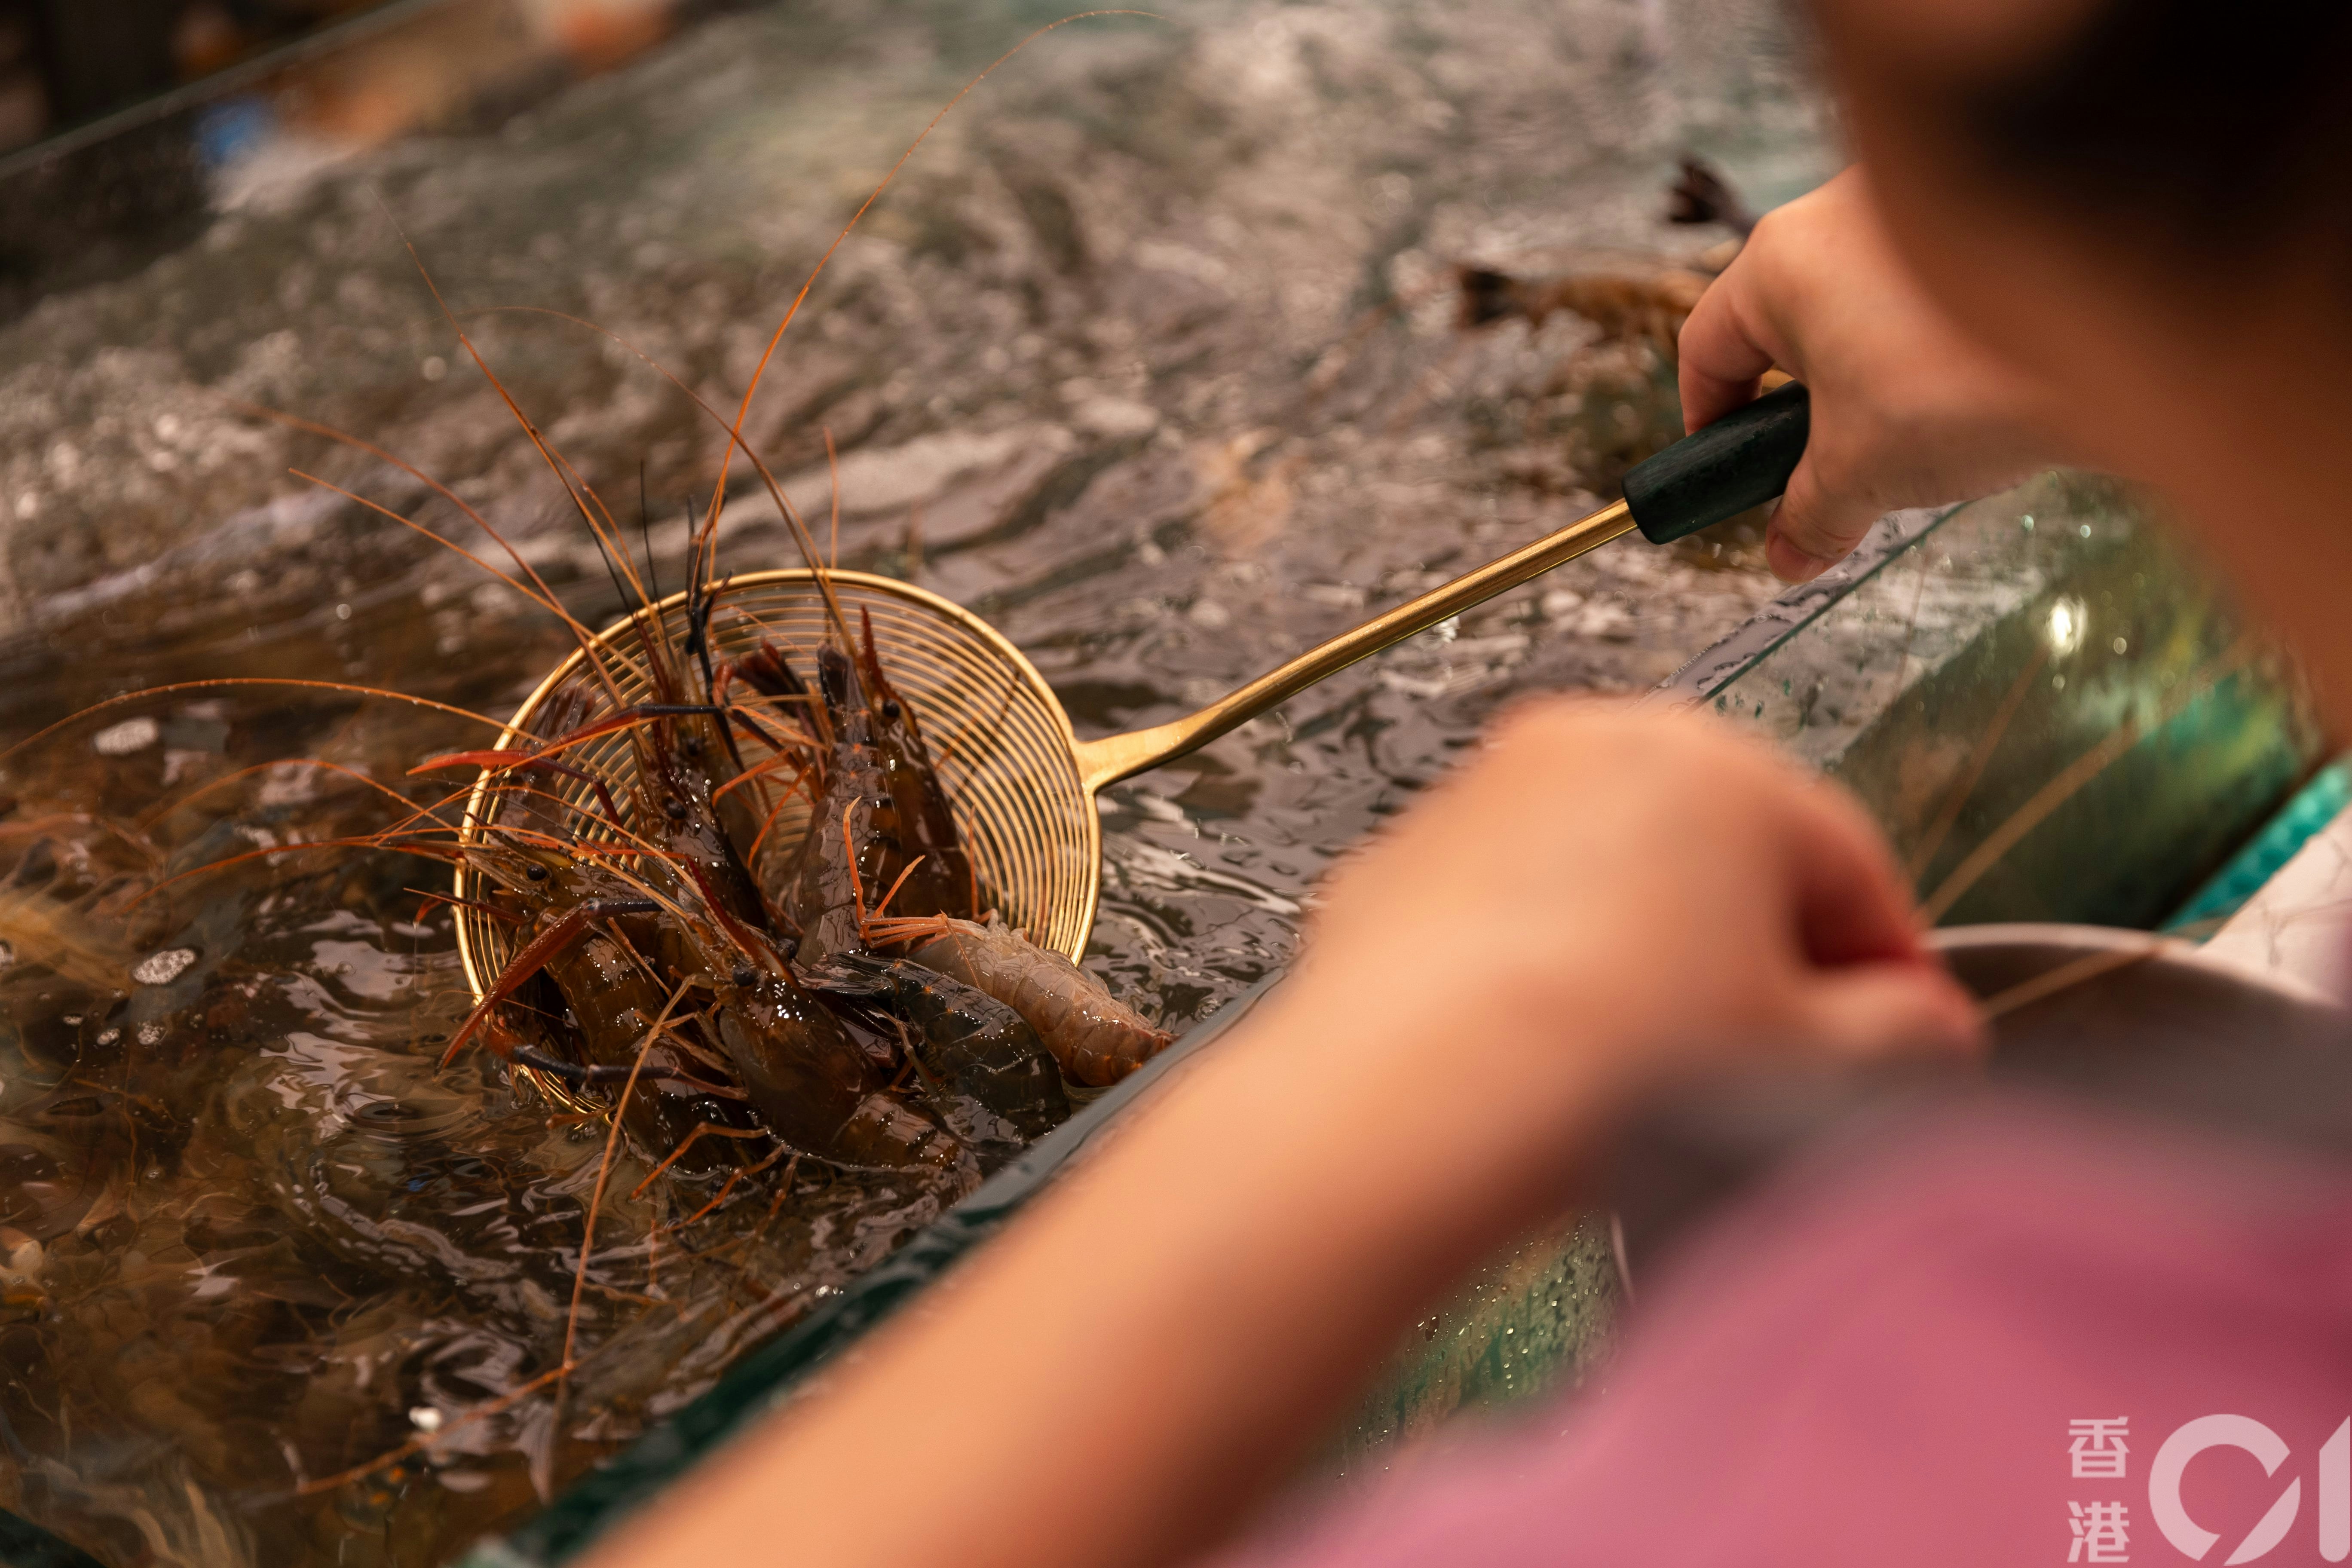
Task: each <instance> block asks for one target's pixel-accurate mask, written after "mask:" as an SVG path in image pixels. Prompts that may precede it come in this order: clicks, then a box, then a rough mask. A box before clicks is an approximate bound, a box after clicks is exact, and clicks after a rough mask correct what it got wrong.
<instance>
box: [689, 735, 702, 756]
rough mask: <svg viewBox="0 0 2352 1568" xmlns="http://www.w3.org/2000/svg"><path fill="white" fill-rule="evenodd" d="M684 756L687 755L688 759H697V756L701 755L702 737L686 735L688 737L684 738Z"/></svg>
mask: <svg viewBox="0 0 2352 1568" xmlns="http://www.w3.org/2000/svg"><path fill="white" fill-rule="evenodd" d="M686 754H687V755H688V756H689V757H698V756H700V755H702V737H701V736H699V735H688V737H687V738H686Z"/></svg>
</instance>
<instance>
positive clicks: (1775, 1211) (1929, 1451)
mask: <svg viewBox="0 0 2352 1568" xmlns="http://www.w3.org/2000/svg"><path fill="white" fill-rule="evenodd" d="M1637 1284H1639V1285H1640V1286H1641V1289H1642V1296H1641V1302H1640V1310H1639V1312H1638V1313H1637V1314H1635V1315H1634V1318H1633V1326H1632V1327H1631V1329H1630V1331H1628V1333H1627V1335H1626V1337H1625V1341H1624V1342H1623V1344H1622V1346H1621V1348H1620V1350H1619V1352H1618V1354H1617V1356H1616V1359H1615V1361H1614V1363H1613V1364H1612V1366H1611V1367H1609V1368H1608V1369H1607V1370H1606V1371H1605V1372H1604V1373H1602V1375H1601V1379H1600V1380H1599V1385H1598V1386H1595V1385H1588V1386H1587V1387H1586V1388H1584V1389H1583V1390H1580V1391H1579V1392H1577V1393H1575V1394H1572V1395H1570V1396H1569V1397H1566V1398H1564V1399H1562V1400H1560V1401H1559V1402H1558V1403H1557V1404H1555V1405H1551V1406H1549V1408H1547V1409H1545V1410H1543V1411H1542V1412H1541V1413H1540V1414H1539V1415H1538V1416H1537V1417H1535V1418H1533V1419H1531V1420H1523V1421H1521V1422H1518V1423H1517V1424H1515V1425H1511V1426H1496V1427H1488V1428H1486V1429H1483V1430H1479V1431H1476V1432H1475V1434H1474V1435H1472V1436H1466V1437H1463V1438H1459V1439H1451V1440H1449V1441H1448V1446H1447V1449H1446V1451H1444V1452H1442V1453H1438V1454H1434V1455H1431V1456H1427V1457H1425V1458H1422V1459H1418V1460H1408V1461H1407V1462H1406V1464H1405V1465H1404V1466H1403V1468H1402V1473H1400V1474H1398V1475H1397V1476H1395V1477H1393V1478H1392V1479H1388V1480H1384V1481H1382V1482H1380V1483H1376V1484H1375V1485H1373V1486H1372V1487H1370V1488H1369V1489H1366V1490H1365V1491H1364V1492H1361V1493H1359V1494H1355V1495H1351V1496H1348V1497H1345V1498H1342V1499H1340V1500H1337V1502H1336V1503H1335V1505H1334V1506H1332V1507H1331V1508H1330V1509H1329V1510H1328V1512H1326V1513H1325V1514H1324V1515H1323V1516H1322V1517H1321V1518H1320V1519H1318V1520H1317V1521H1314V1522H1313V1523H1311V1524H1310V1526H1309V1527H1308V1528H1307V1531H1305V1532H1304V1534H1303V1535H1301V1534H1297V1533H1292V1534H1289V1535H1287V1536H1286V1537H1285V1538H1283V1539H1279V1540H1272V1539H1270V1540H1265V1541H1260V1542H1254V1543H1251V1544H1249V1545H1248V1546H1246V1547H1244V1549H1243V1550H1241V1551H1240V1552H1237V1553H1236V1554H1235V1555H1234V1558H1233V1559H1232V1560H1231V1562H1230V1564H1229V1568H1244V1564H1246V1565H1249V1568H1341V1565H1346V1568H1403V1565H1406V1564H1412V1565H1416V1568H1418V1565H1423V1564H1437V1563H1445V1564H1453V1563H1476V1564H1482V1565H1493V1568H1508V1565H1512V1564H1522V1563H1527V1564H1533V1563H1576V1564H1595V1565H1606V1568H1632V1565H1636V1564H1639V1565H1643V1568H1685V1565H1688V1568H1697V1565H1700V1564H1707V1565H1715V1564H1722V1565H1725V1568H1730V1565H1733V1564H1737V1565H1738V1568H1768V1565H1773V1564H1788V1565H1790V1568H1799V1565H1802V1568H1825V1565H1843V1564H1855V1565H1861V1564H1872V1565H1877V1564H1905V1565H1914V1564H1944V1563H1950V1564H1963V1563H1965V1564H1971V1565H1975V1564H1999V1565H2001V1568H2010V1565H2025V1564H2036V1563H2051V1564H2059V1563H2069V1562H2075V1563H2085V1562H2089V1563H2100V1562H2130V1563H2143V1564H2147V1563H2165V1564H2169V1563H2187V1562H2191V1561H2199V1560H2201V1561H2204V1562H2207V1563H2222V1562H2225V1561H2229V1562H2239V1561H2247V1562H2251V1561H2257V1560H2259V1561H2261V1562H2263V1563H2265V1564H2302V1563H2320V1562H2340V1561H2343V1560H2344V1558H2345V1555H2346V1554H2347V1552H2352V1521H2347V1513H2352V1496H2347V1494H2352V1476H2347V1470H2352V1428H2347V1427H2345V1426H2344V1424H2345V1423H2346V1422H2347V1418H2352V1171H2347V1170H2346V1169H2344V1168H2340V1167H2337V1166H2335V1165H2332V1164H2328V1163H2322V1162H2319V1161H2317V1160H2309V1159H2304V1158H2301V1157H2297V1156H2291V1155H2288V1154H2285V1153H2283V1152H2253V1151H2252V1150H2249V1149H2246V1148H2242V1147H2239V1146H2236V1145H2233V1144H2229V1143H2225V1142H2221V1141H2220V1140H2219V1139H2218V1138H2216V1137H2213V1136H2211V1135H2209V1134H2202V1133H2196V1134H2192V1133H2189V1132H2187V1131H2172V1130H2158V1128H2157V1127H2156V1126H2155V1125H2154V1124H2136V1123H2126V1122H2123V1121H2103V1120H2100V1119H2099V1118H2098V1117H2096V1116H2095V1114H2094V1113H2092V1112H2089V1111H2086V1110H2079V1109H2071V1108H2066V1107H2063V1106H2061V1105H2059V1104H2057V1103H2054V1102H2042V1101H2036V1100H2028V1099H2026V1098H2025V1097H2022V1096H2012V1097H2007V1098H2000V1099H1993V1098H1990V1097H1988V1098H1986V1099H1984V1100H1975V1101H1971V1102H1969V1103H1968V1104H1966V1105H1964V1106H1960V1107H1955V1108H1948V1109H1946V1110H1943V1111H1941V1112H1938V1113H1937V1114H1935V1115H1934V1116H1933V1117H1932V1118H1930V1119H1928V1120H1927V1121H1926V1122H1925V1124H1924V1125H1923V1124H1921V1123H1919V1122H1917V1121H1914V1122H1912V1123H1910V1124H1908V1125H1907V1126H1906V1128H1905V1129H1904V1130H1903V1131H1902V1133H1901V1135H1900V1136H1899V1137H1893V1136H1880V1137H1878V1138H1876V1139H1874V1140H1871V1141H1870V1142H1869V1143H1868V1146H1867V1147H1864V1148H1856V1147H1853V1146H1851V1145H1850V1146H1848V1147H1846V1148H1844V1149H1843V1150H1841V1151H1832V1152H1824V1153H1822V1154H1819V1155H1816V1156H1813V1157H1811V1159H1810V1160H1808V1161H1806V1162H1801V1163H1800V1165H1799V1167H1798V1168H1797V1169H1795V1170H1792V1171H1791V1172H1790V1173H1787V1174H1785V1175H1783V1176H1781V1177H1780V1178H1779V1179H1777V1180H1775V1181H1774V1182H1772V1183H1771V1184H1769V1185H1768V1187H1767V1189H1766V1190H1764V1191H1762V1192H1761V1193H1759V1194H1755V1195H1753V1196H1751V1197H1748V1198H1747V1199H1744V1200H1742V1201H1740V1202H1738V1203H1737V1204H1734V1205H1730V1206H1729V1208H1728V1209H1727V1211H1726V1212H1725V1213H1723V1214H1721V1215H1718V1216H1717V1217H1716V1218H1714V1219H1713V1220H1711V1221H1710V1222H1709V1223H1708V1224H1707V1226H1706V1227H1705V1228H1704V1230H1703V1232H1702V1233H1701V1234H1700V1235H1699V1236H1697V1237H1694V1238H1693V1239H1692V1241H1691V1242H1690V1243H1689V1244H1687V1245H1686V1246H1685V1247H1683V1248H1682V1249H1681V1250H1680V1251H1679V1252H1677V1253H1675V1254H1674V1255H1673V1256H1671V1257H1670V1258H1667V1259H1666V1260H1665V1261H1664V1262H1662V1263H1661V1264H1660V1265H1659V1266H1658V1267H1656V1268H1654V1269H1652V1270H1651V1271H1650V1273H1649V1275H1648V1277H1647V1278H1643V1279H1638V1280H1637ZM2211 1417H2236V1418H2239V1419H2237V1420H2235V1421H2231V1420H2226V1419H2225V1420H2220V1421H2216V1420H2212V1419H2207V1418H2211ZM2118 1420H2120V1421H2121V1422H2122V1423H2123V1425H2122V1426H2120V1427H2118V1426H2115V1425H2113V1424H2114V1423H2115V1422H2116V1421H2118ZM2091 1422H2100V1423H2105V1424H2106V1425H2104V1426H2098V1427H2092V1426H2084V1425H2078V1424H2083V1423H2091ZM2191 1423H2198V1425H2194V1426H2192V1425H2190V1424H2191ZM2184 1428H2186V1430H2185V1431H2184V1430H2183V1429H2184ZM2339 1429H2342V1430H2341V1435H2340V1436H2339ZM2176 1434H2179V1436H2176ZM2331 1437H2335V1438H2336V1441H2335V1442H2334V1443H2333V1444H2331V1443H2330V1438H2331ZM2118 1448H2120V1449H2121V1452H2117V1449H2118ZM2168 1448H2169V1452H2167V1451H2166V1450H2167V1449H2168ZM2076 1449H2080V1450H2081V1452H2080V1453H2079V1454H2077V1453H2076V1452H2074V1450H2076ZM2266 1460H2267V1461H2268V1463H2269V1465H2270V1467H2271V1469H2270V1470H2266V1468H2265V1461H2266ZM2078 1470H2081V1471H2084V1472H2085V1473H2083V1474H2080V1475H2078V1474H2077V1473H2076V1472H2077V1471H2078ZM2118 1470H2120V1471H2121V1474H2116V1471H2118ZM2273 1471H2274V1473H2273ZM2290 1489H2293V1490H2294V1497H2293V1498H2292V1499H2289V1498H2288V1497H2287V1496H2286V1494H2287V1493H2288V1491H2289V1490H2290ZM2070 1505H2073V1506H2072V1507H2071V1508H2070ZM2265 1521H2268V1523H2269V1524H2270V1525H2271V1526H2272V1527H2273V1532H2274V1539H2275V1545H2274V1546H2273V1547H2272V1548H2271V1549H2269V1550H2268V1551H2266V1552H2261V1553H2260V1554H2259V1556H2255V1555H2245V1556H2240V1555H2237V1554H2238V1553H2241V1552H2252V1551H2253V1550H2254V1549H2257V1548H2260V1547H2261V1546H2262V1543H2263V1538H2264V1535H2265V1531H2263V1525H2264V1522H2265ZM2250 1537H2252V1539H2250ZM2215 1538H2218V1539H2215ZM2200 1539H2202V1540H2203V1542H2204V1552H2203V1553H2202V1555H2201V1558H2200V1557H2199V1556H2198V1555H2196V1554H2194V1553H2192V1552H2190V1551H2189V1548H2191V1547H2194V1546H2196V1545H2198V1544H2199V1543H2200ZM2323 1549H2325V1550H2326V1552H2327V1555H2323ZM2070 1554H2071V1555H2070Z"/></svg>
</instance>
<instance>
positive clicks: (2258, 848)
mask: <svg viewBox="0 0 2352 1568" xmlns="http://www.w3.org/2000/svg"><path fill="white" fill-rule="evenodd" d="M2347 805H2352V759H2347V758H2345V757H2338V758H2337V759H2336V761H2334V762H2332V763H2328V764H2327V765H2326V767H2324V768H2322V769H2320V770H2319V771H2318V772H2317V773H2314V774H2313V775H2312V776H2311V780H2310V782H2309V783H2307V784H2305V785H2304V786H2303V787H2302V788H2301V789H2299V790H2297V791H2295V792H2294V795H2292V796H2290V797H2289V798H2288V800H2287V803H2286V804H2285V805H2283V806H2281V807H2279V810H2278V815H2277V816H2273V817H2272V818H2271V819H2270V821H2268V822H2267V823H2265V824H2263V828H2262V831H2261V832H2259V833H2257V834H2255V835H2254V836H2253V837H2252V838H2251V839H2249V840H2247V842H2246V846H2245V847H2244V848H2242V849H2241V850H2239V851H2238V852H2237V853H2236V854H2235V855H2233V856H2231V858H2230V862H2229V864H2228V865H2226V866H2224V867H2222V868H2221V869H2220V870H2219V871H2216V872H2215V873H2213V875H2212V877H2211V878H2210V879H2208V880H2207V882H2206V883H2205V885H2204V886H2203V887H2201V888H2200V889H2197V891H2196V892H2195V893H2194V894H2193V895H2191V896H2190V898H2189V901H2188V902H2187V903H2185V904H2183V905H2181V906H2180V908H2179V909H2178V910H2175V911H2174V912H2173V914H2172V917H2171V918H2170V919H2169V920H2168V921H2165V922H2164V924H2163V925H2162V926H2160V927H2158V930H2160V931H2169V932H2172V933H2174V934H2176V935H2194V936H2196V937H2199V938H2200V939H2201V938H2203V937H2207V936H2210V935H2211V934H2212V933H2213V931H2215V930H2216V929H2218V928H2219V927H2220V926H2221V922H2222V921H2226V920H2228V919H2229V918H2230V917H2231V915H2233V914H2236V913H2237V912H2238V911H2239V910H2242V909H2243V908H2244V907H2245V904H2246V900H2249V899H2251V898H2252V897H2253V896H2254V895H2255V894H2256V893H2258V892H2260V891H2262V889H2263V884H2264V883H2265V882H2268V881H2269V880H2270V879H2272V878H2273V877H2275V876H2276V875H2278V872H2279V868H2281V867H2282V866H2284V865H2285V864H2286V863H2287V862H2288V861H2289V860H2292V859H2294V856H2295V852H2296V851H2297V850H2299V849H2301V848H2302V847H2304V846H2305V845H2306V844H2308V843H2310V842H2311V840H2312V839H2313V838H2314V837H2316V836H2317V835H2318V834H2319V833H2320V832H2321V830H2323V829H2324V828H2326V826H2327V825H2328V824H2329V823H2331V822H2333V821H2335V820H2336V817H2337V816H2340V815H2341V814H2342V813H2343V811H2344V808H2345V807H2346V806H2347Z"/></svg>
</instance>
